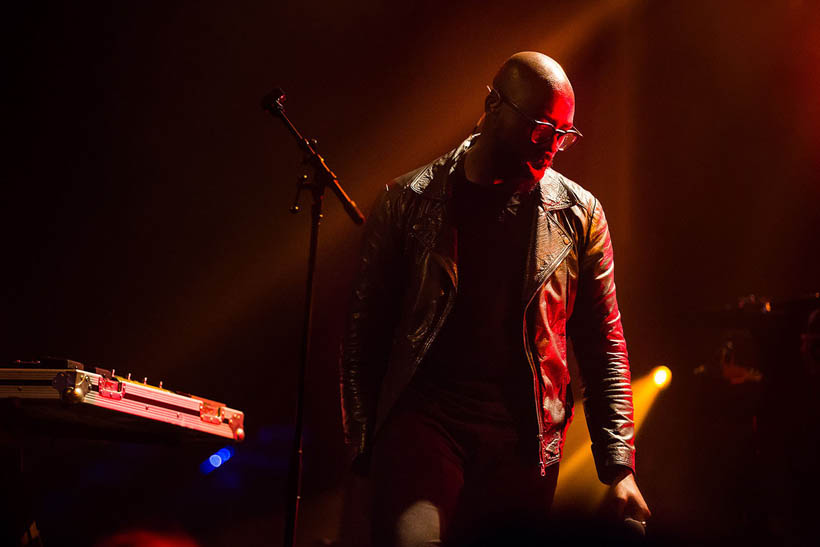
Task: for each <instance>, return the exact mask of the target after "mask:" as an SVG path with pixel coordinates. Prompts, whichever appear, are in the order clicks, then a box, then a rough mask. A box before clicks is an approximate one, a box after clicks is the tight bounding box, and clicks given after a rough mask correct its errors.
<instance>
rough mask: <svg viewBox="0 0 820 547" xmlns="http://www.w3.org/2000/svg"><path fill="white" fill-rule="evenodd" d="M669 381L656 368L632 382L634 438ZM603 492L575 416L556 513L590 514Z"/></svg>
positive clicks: (579, 415)
mask: <svg viewBox="0 0 820 547" xmlns="http://www.w3.org/2000/svg"><path fill="white" fill-rule="evenodd" d="M671 380H672V371H671V370H669V367H666V366H659V367H656V368H655V369H653V370H652V371H651V372H650V373H649V374H647V375H646V376H644V377H642V378H639V379H637V380H635V381H634V382H632V399H633V406H634V409H635V414H634V416H633V418H634V420H635V434H636V435H637V434H638V431H639V430H640V428H641V426H642V425H643V423H644V421H645V419H646V416H647V414H649V410H650V408H652V405H653V404H654V402H655V399H656V398H657V396H658V394H659V393H660V392H661V391H663V389H664V388H665V387H666V386H668V385H669V382H670V381H671ZM606 491H607V487H606V486H605V485H603V484H601V482H599V481H598V476H597V474H596V473H595V464H594V463H593V461H592V452H591V451H590V440H589V433H588V431H587V428H586V420H585V417H584V413H583V412H576V414H575V420H573V422H572V426H571V427H570V429H569V431H568V432H567V439H566V442H565V444H564V457H563V459H562V461H561V471H560V472H559V474H558V485H557V487H556V491H555V503H554V506H555V507H556V508H558V509H568V508H571V509H573V510H575V511H581V512H588V513H589V514H592V513H594V512H595V511H596V510H597V508H598V506H599V505H600V503H601V502H602V501H603V499H604V495H605V494H606Z"/></svg>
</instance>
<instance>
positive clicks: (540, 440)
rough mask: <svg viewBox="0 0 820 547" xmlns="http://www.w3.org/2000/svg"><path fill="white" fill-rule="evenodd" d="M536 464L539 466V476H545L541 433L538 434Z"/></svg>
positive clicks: (542, 436)
mask: <svg viewBox="0 0 820 547" xmlns="http://www.w3.org/2000/svg"><path fill="white" fill-rule="evenodd" d="M538 465H540V466H541V476H542V477H543V476H545V475H546V474H547V471H546V469H545V468H546V464H545V463H544V435H543V434H542V433H539V434H538Z"/></svg>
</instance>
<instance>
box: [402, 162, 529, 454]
mask: <svg viewBox="0 0 820 547" xmlns="http://www.w3.org/2000/svg"><path fill="white" fill-rule="evenodd" d="M450 177H451V180H450V182H451V183H452V184H453V196H452V199H451V200H450V201H449V202H448V209H447V222H448V223H451V224H453V225H454V226H455V227H456V229H457V234H458V235H457V246H456V249H457V256H456V262H457V264H458V291H457V296H456V301H455V306H454V308H453V309H452V310H451V312H450V315H449V317H448V318H447V320H446V322H445V324H444V326H443V328H442V330H441V332H439V335H438V337H437V339H436V341H435V342H434V344H433V346H432V347H431V348H430V350H429V353H428V354H427V356H426V357H425V359H424V361H423V362H422V363H421V365H420V367H419V370H418V372H417V373H416V376H415V377H414V380H413V382H412V383H411V386H410V397H411V398H412V399H415V400H417V401H421V402H422V403H424V402H425V401H426V402H428V403H429V402H433V403H434V407H435V408H436V409H437V410H438V411H441V412H444V413H445V414H446V415H447V417H448V418H449V419H451V420H453V419H454V420H456V421H457V422H459V423H460V422H463V423H466V424H486V425H489V426H490V430H492V431H493V433H492V434H493V435H501V436H504V437H510V438H518V437H519V433H520V432H521V431H528V432H533V431H535V404H534V399H533V388H532V385H533V383H532V382H533V380H532V370H531V368H530V366H529V364H528V363H527V358H526V355H525V353H524V340H523V331H522V326H523V321H524V317H523V311H524V310H523V308H524V306H523V303H522V291H523V279H524V266H525V261H526V256H527V248H528V245H529V240H530V237H529V236H530V229H531V221H532V211H533V201H534V197H535V194H536V192H533V191H532V188H517V187H516V186H515V185H513V184H510V183H505V184H497V185H492V186H481V185H478V184H475V183H472V182H470V181H468V180H467V179H466V177H465V176H464V171H463V165H462V164H459V165H457V166H456V168H455V170H454V172H453V173H452V174H451V175H450ZM522 428H526V429H522Z"/></svg>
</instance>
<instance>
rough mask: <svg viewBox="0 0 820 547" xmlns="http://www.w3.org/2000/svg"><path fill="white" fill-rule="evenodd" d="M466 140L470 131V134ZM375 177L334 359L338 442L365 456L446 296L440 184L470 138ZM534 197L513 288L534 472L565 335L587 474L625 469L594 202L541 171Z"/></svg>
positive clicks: (565, 388)
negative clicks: (408, 168) (583, 429)
mask: <svg viewBox="0 0 820 547" xmlns="http://www.w3.org/2000/svg"><path fill="white" fill-rule="evenodd" d="M473 138H475V136H474V137H471V139H473ZM471 139H468V140H467V141H465V142H464V143H462V144H461V146H459V147H458V148H456V149H455V150H453V151H451V152H450V153H448V154H445V155H444V156H442V157H440V158H438V159H437V160H435V161H434V162H432V163H431V164H429V165H426V166H424V167H422V168H420V169H416V170H415V171H412V172H411V173H408V174H406V175H403V176H401V177H399V178H398V179H396V180H395V181H394V183H393V184H390V185H388V186H386V187H385V189H384V190H383V192H382V193H381V195H380V197H379V199H378V200H377V202H376V205H375V207H374V209H373V210H372V212H371V214H370V217H369V218H368V221H367V224H366V226H365V235H364V246H363V251H362V258H361V263H360V268H359V271H358V275H357V279H356V281H355V285H354V288H353V295H352V302H351V308H350V314H349V318H348V326H347V329H346V332H345V336H344V342H343V347H342V359H341V371H340V372H341V373H340V380H341V393H342V414H343V423H344V428H345V437H346V440H347V441H348V442H349V443H351V444H354V445H355V446H356V447H357V448H358V452H359V453H360V454H365V453H367V452H368V450H369V448H370V444H371V443H372V440H373V438H374V435H375V433H376V432H377V431H378V430H379V428H380V427H381V426H382V424H383V423H384V421H385V419H386V418H387V416H388V413H389V412H390V410H391V408H392V407H393V405H394V404H395V403H396V401H397V400H398V398H399V395H400V394H401V393H402V391H403V390H404V389H405V387H407V385H408V383H409V382H410V380H411V378H412V377H413V374H414V373H415V371H416V369H417V368H418V366H419V363H421V361H422V359H424V356H425V354H426V352H427V350H428V349H429V348H430V346H431V344H432V343H433V341H434V339H435V338H436V335H437V334H438V332H439V331H440V330H441V327H442V325H443V324H444V321H445V320H446V319H447V316H448V314H449V312H450V311H451V309H452V307H453V304H454V302H455V296H456V291H457V290H458V264H457V263H456V260H455V246H456V238H457V232H456V230H455V228H453V227H452V225H450V224H448V222H447V202H448V199H449V198H450V196H451V187H450V184H449V183H448V179H449V174H450V173H451V171H452V169H453V167H454V166H455V164H456V162H457V161H459V159H460V157H461V156H462V154H463V153H464V152H465V150H466V149H467V148H468V147H469V145H470V143H471V142H472V141H471ZM534 191H537V192H539V193H540V198H541V199H540V202H539V201H538V200H536V206H537V208H538V209H537V211H536V214H535V215H533V226H532V232H531V236H530V252H529V255H528V257H527V264H526V268H525V280H524V284H523V285H524V291H523V294H522V298H521V342H522V344H523V345H524V348H525V352H526V355H527V359H528V361H529V365H530V367H531V370H532V378H533V382H532V389H533V401H534V404H533V411H534V412H535V413H536V417H537V422H538V431H533V435H537V436H538V440H539V443H538V445H539V454H538V459H537V460H535V459H534V460H533V461H534V462H535V461H537V462H538V464H539V465H540V466H541V470H542V474H543V471H544V468H545V467H546V466H548V465H551V464H554V463H556V462H558V461H559V460H560V458H561V452H562V449H563V444H564V434H565V431H566V428H567V426H568V425H569V422H570V420H571V419H572V393H571V390H570V387H569V382H570V375H569V370H568V367H567V343H566V337H567V334H569V335H570V337H571V338H572V341H573V347H574V349H575V354H576V356H577V359H578V364H579V369H580V371H581V375H582V382H583V385H584V407H585V411H586V414H587V423H588V426H589V430H590V437H591V439H592V451H593V456H594V458H595V463H596V467H597V470H598V475H599V477H600V478H601V480H602V481H604V482H610V480H611V475H612V474H613V473H614V472H615V471H618V470H619V468H618V466H626V467H629V468H631V469H634V453H635V449H634V441H633V437H634V424H633V418H632V416H633V411H632V389H631V386H630V372H629V362H628V359H627V352H626V342H625V340H624V336H623V329H622V327H621V319H620V313H619V311H618V304H617V300H616V296H615V282H614V269H613V255H612V244H611V241H610V236H609V229H608V227H607V222H606V218H605V217H604V212H603V209H602V208H601V205H600V203H599V202H598V201H597V200H596V199H595V197H594V196H592V194H590V193H589V192H587V191H586V190H584V189H583V188H581V187H580V186H579V185H577V184H575V183H574V182H572V181H570V180H569V179H567V178H566V177H564V176H562V175H560V174H559V173H557V172H555V171H553V170H551V169H549V170H547V172H546V173H545V175H544V177H543V178H542V180H541V181H540V183H539V184H538V186H537V188H536V189H535V190H534Z"/></svg>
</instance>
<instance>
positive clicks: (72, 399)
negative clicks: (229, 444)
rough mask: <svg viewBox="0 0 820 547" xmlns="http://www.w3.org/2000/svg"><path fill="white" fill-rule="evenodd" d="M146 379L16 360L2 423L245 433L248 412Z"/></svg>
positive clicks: (103, 431)
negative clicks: (140, 379)
mask: <svg viewBox="0 0 820 547" xmlns="http://www.w3.org/2000/svg"><path fill="white" fill-rule="evenodd" d="M147 381H148V379H147V378H145V379H144V380H143V381H142V382H139V381H136V380H132V379H131V374H128V376H127V377H122V376H117V375H116V374H115V371H114V370H111V371H109V370H106V369H101V368H94V371H93V372H91V371H90V370H86V367H85V366H84V365H83V364H82V363H78V362H76V361H71V360H68V359H43V360H39V361H15V362H14V363H12V365H11V366H10V367H7V368H0V402H2V403H3V406H4V407H6V408H4V410H3V417H4V420H3V422H4V424H5V427H4V429H9V430H10V431H11V432H12V433H15V434H20V435H27V434H31V433H38V432H45V433H48V434H49V435H60V436H65V435H68V436H82V437H91V438H100V439H115V440H150V439H154V438H163V439H165V438H171V439H174V440H183V439H184V440H211V441H213V440H215V439H214V437H215V436H216V437H224V438H227V439H232V440H234V441H242V440H243V439H244V438H245V429H244V420H245V415H244V413H243V412H241V411H239V410H235V409H232V408H229V407H227V406H226V405H224V404H223V403H218V402H216V401H211V400H209V399H205V398H202V397H196V396H194V395H189V394H187V393H182V392H178V391H171V390H168V389H163V387H162V382H160V385H159V386H158V387H157V386H152V385H149V384H148V382H147Z"/></svg>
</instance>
